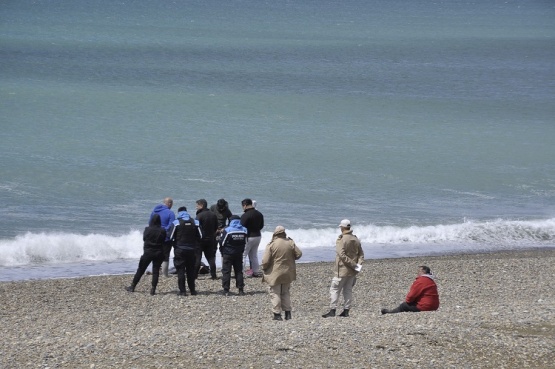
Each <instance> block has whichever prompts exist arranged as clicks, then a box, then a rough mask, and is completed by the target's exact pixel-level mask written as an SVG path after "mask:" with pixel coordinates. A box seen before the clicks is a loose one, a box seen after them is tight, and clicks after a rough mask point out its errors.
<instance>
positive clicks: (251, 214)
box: [126, 197, 264, 296]
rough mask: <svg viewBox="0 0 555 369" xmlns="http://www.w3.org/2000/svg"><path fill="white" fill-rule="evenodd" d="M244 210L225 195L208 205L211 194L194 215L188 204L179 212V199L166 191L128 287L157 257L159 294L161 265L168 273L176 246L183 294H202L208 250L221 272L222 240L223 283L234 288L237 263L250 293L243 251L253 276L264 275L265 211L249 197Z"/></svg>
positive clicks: (132, 287) (154, 282)
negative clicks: (236, 210) (232, 206)
mask: <svg viewBox="0 0 555 369" xmlns="http://www.w3.org/2000/svg"><path fill="white" fill-rule="evenodd" d="M241 206H242V208H243V214H242V215H241V216H240V217H239V216H238V215H233V214H232V212H231V211H230V210H229V204H228V202H227V201H226V200H225V199H219V200H218V201H217V203H216V204H214V205H212V206H211V207H210V208H208V202H207V201H206V200H205V199H199V200H197V201H196V202H195V207H196V212H195V215H194V216H192V215H191V214H189V212H188V211H187V208H186V207H185V206H182V207H180V208H179V209H177V216H176V215H175V214H174V212H173V211H172V210H171V209H172V207H173V199H172V198H170V197H166V198H165V199H164V201H163V202H162V203H161V204H159V205H157V206H156V207H155V208H154V209H153V211H152V213H151V215H150V221H149V225H148V227H146V228H145V230H144V232H143V241H144V244H143V255H142V256H141V259H140V260H139V266H138V268H137V272H136V273H135V276H134V277H133V281H132V282H131V285H130V286H129V287H127V288H126V289H127V291H129V292H134V290H135V286H136V285H137V283H139V281H140V279H141V277H142V276H143V275H144V273H145V271H146V269H147V268H148V266H149V264H150V263H152V287H151V290H150V294H151V295H154V294H156V287H157V285H158V280H159V276H160V271H161V272H162V273H163V274H164V276H166V277H167V276H168V275H169V274H168V272H169V271H168V269H169V261H170V254H171V250H172V249H173V251H174V259H173V262H174V267H175V269H176V272H177V285H178V288H179V295H181V296H186V295H187V288H186V285H187V287H188V288H189V293H190V294H191V295H196V294H197V291H196V287H195V280H196V279H197V278H198V274H199V270H200V267H201V260H202V255H204V257H205V258H206V260H207V261H208V265H209V270H210V276H211V278H212V279H214V280H216V279H218V277H217V274H216V252H217V250H218V246H219V249H220V252H221V254H222V286H223V290H224V293H225V292H226V291H227V293H229V286H230V279H231V268H234V271H235V278H236V285H237V288H238V289H239V294H244V290H243V288H244V281H243V256H245V257H248V258H249V263H250V271H252V272H250V273H249V274H250V275H252V276H253V277H261V276H262V275H261V274H260V264H259V261H258V247H259V245H260V240H261V236H262V234H261V230H262V228H264V216H263V215H262V213H261V212H259V211H258V210H256V208H255V206H256V202H255V201H253V200H251V199H248V198H247V199H244V200H243V201H242V202H241Z"/></svg>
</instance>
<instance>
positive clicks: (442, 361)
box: [0, 249, 555, 368]
mask: <svg viewBox="0 0 555 369" xmlns="http://www.w3.org/2000/svg"><path fill="white" fill-rule="evenodd" d="M301 260H302V259H301ZM423 264H424V265H428V266H430V267H431V268H432V270H433V271H434V273H435V274H436V276H437V279H436V281H437V283H438V286H439V293H440V301H441V306H440V309H439V310H438V311H435V312H422V313H402V314H388V315H383V316H382V315H381V314H380V309H381V308H384V307H387V308H392V307H395V306H397V305H398V304H399V303H400V302H402V301H403V298H404V296H405V294H406V293H407V291H408V288H409V286H410V284H411V283H412V281H413V279H414V277H415V276H416V270H417V267H418V266H419V265H423ZM554 269H555V249H545V250H528V251H516V252H503V253H490V254H463V255H447V256H434V257H415V258H403V259H382V260H372V259H369V260H366V261H365V263H364V267H363V271H362V273H361V274H360V275H359V278H358V279H357V283H356V286H355V288H354V298H355V300H354V305H353V306H352V308H351V312H350V313H351V314H350V317H348V318H342V317H335V318H327V319H324V318H322V317H321V315H322V314H323V313H325V312H327V311H328V310H329V308H328V304H329V283H330V280H331V277H332V264H331V263H307V264H298V275H297V281H296V282H295V283H294V284H293V286H292V303H293V313H292V314H293V319H292V320H290V321H273V320H272V319H271V318H272V312H271V310H270V299H269V296H268V294H267V290H266V286H265V285H264V284H262V283H261V280H260V279H258V278H251V279H246V284H247V285H246V288H245V291H246V292H247V295H246V296H238V295H237V290H236V289H233V288H232V295H231V296H228V297H225V296H222V295H219V293H218V292H219V291H221V281H220V280H217V281H214V280H211V279H209V278H208V277H204V276H201V277H200V278H201V279H200V280H198V281H197V286H198V287H197V289H198V291H199V294H198V295H197V296H190V295H189V296H186V297H179V296H177V278H176V277H175V276H170V277H169V278H164V277H160V284H159V285H158V293H157V294H156V295H155V296H150V294H149V291H150V278H151V277H150V276H148V275H145V276H144V277H143V279H142V280H141V282H140V283H139V285H138V286H137V288H136V292H134V293H129V292H126V291H125V290H124V287H125V286H127V285H129V283H130V282H131V279H132V275H120V276H99V277H86V278H74V279H52V280H36V281H18V282H2V283H0V294H1V299H0V308H1V309H0V314H1V322H2V324H1V334H2V339H1V341H0V367H2V368H114V367H120V368H168V367H172V368H338V367H342V368H415V367H427V368H554V367H555V364H554V363H555V353H554V347H555V282H554V276H555V271H554ZM218 273H219V272H218ZM233 285H234V283H233V280H232V286H233Z"/></svg>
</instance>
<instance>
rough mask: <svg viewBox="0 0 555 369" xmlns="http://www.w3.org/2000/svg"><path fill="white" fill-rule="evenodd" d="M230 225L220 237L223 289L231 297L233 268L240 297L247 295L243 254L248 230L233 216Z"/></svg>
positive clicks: (238, 218)
mask: <svg viewBox="0 0 555 369" xmlns="http://www.w3.org/2000/svg"><path fill="white" fill-rule="evenodd" d="M230 220H231V221H230V223H229V226H228V227H227V228H225V229H224V231H223V232H222V235H221V237H220V241H219V243H220V253H221V254H222V287H223V289H224V290H223V292H222V294H224V295H225V296H228V295H229V286H230V284H231V268H232V267H233V271H234V273H235V285H236V287H237V288H238V289H239V295H241V296H243V295H244V294H245V291H244V287H245V280H244V276H243V252H244V251H245V245H246V243H247V229H246V228H245V227H243V226H242V225H241V218H240V217H239V216H238V215H232V216H231V218H230Z"/></svg>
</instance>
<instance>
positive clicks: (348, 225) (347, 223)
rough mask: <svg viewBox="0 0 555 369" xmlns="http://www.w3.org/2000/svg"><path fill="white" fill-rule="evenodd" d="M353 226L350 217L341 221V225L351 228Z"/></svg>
mask: <svg viewBox="0 0 555 369" xmlns="http://www.w3.org/2000/svg"><path fill="white" fill-rule="evenodd" d="M350 226H351V221H350V220H349V219H343V220H342V221H341V223H339V227H343V228H349V227H350Z"/></svg>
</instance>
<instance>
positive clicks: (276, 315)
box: [274, 313, 283, 320]
mask: <svg viewBox="0 0 555 369" xmlns="http://www.w3.org/2000/svg"><path fill="white" fill-rule="evenodd" d="M274 320H283V319H282V318H281V314H278V313H274Z"/></svg>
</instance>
